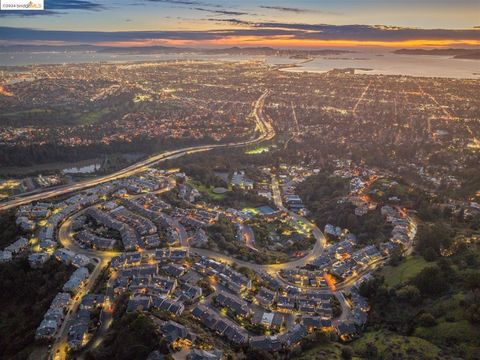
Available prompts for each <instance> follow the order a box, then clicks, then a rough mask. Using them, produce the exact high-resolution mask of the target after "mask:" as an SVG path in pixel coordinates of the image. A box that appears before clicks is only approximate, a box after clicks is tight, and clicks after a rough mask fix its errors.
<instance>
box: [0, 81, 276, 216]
mask: <svg viewBox="0 0 480 360" xmlns="http://www.w3.org/2000/svg"><path fill="white" fill-rule="evenodd" d="M268 95H269V91H268V90H267V91H265V92H264V93H263V94H262V95H261V96H260V98H259V99H258V100H257V101H256V102H255V103H254V104H253V110H252V114H251V115H250V116H251V117H252V118H253V119H254V120H255V123H256V129H257V130H259V132H260V135H259V136H258V137H256V138H253V139H250V140H245V141H240V142H233V143H228V144H215V145H199V146H191V147H187V148H183V149H178V150H171V151H166V152H163V153H161V154H157V155H154V156H151V157H149V158H147V159H145V160H142V161H140V162H137V163H135V164H133V165H130V166H128V167H126V168H124V169H122V170H120V171H117V172H115V173H112V174H110V175H106V176H103V177H98V178H94V179H90V180H85V181H82V182H78V183H75V184H72V185H65V186H60V187H57V188H55V189H49V190H45V191H42V192H39V193H35V194H30V195H26V196H21V195H20V196H18V197H16V198H14V199H12V200H10V201H7V202H3V203H2V204H1V205H0V211H4V210H8V209H12V208H15V207H17V206H20V205H25V204H29V203H31V202H32V201H40V200H45V199H48V198H52V197H55V196H60V195H64V194H68V193H71V192H74V191H80V190H84V189H87V188H89V187H93V186H97V185H99V184H103V183H106V182H109V181H113V180H117V179H121V178H125V177H129V176H132V175H135V174H138V173H141V172H143V171H145V170H147V169H148V167H150V166H153V165H156V164H158V163H160V162H162V161H166V160H171V159H176V158H179V157H182V156H185V155H189V154H195V153H199V152H203V151H209V150H212V149H218V148H234V147H243V146H248V145H252V144H256V143H259V142H262V141H266V140H270V139H272V138H273V137H274V136H275V130H274V128H273V125H272V124H270V123H269V122H268V121H267V120H266V119H265V116H264V114H263V106H264V103H265V99H266V97H267V96H268Z"/></svg>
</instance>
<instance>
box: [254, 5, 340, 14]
mask: <svg viewBox="0 0 480 360" xmlns="http://www.w3.org/2000/svg"><path fill="white" fill-rule="evenodd" d="M260 8H262V9H267V10H276V11H282V12H287V13H296V14H304V13H316V14H324V15H339V13H337V12H332V11H322V10H319V9H307V8H299V7H288V6H267V5H260Z"/></svg>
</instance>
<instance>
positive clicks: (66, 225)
mask: <svg viewBox="0 0 480 360" xmlns="http://www.w3.org/2000/svg"><path fill="white" fill-rule="evenodd" d="M268 94H269V91H268V90H267V91H265V92H264V93H263V94H262V95H261V96H260V98H259V99H258V100H257V101H256V102H255V103H254V104H253V110H252V114H251V116H252V117H253V118H254V120H255V123H256V130H258V131H259V132H260V135H259V136H258V137H256V138H254V139H250V140H246V141H240V142H234V143H228V144H216V145H201V146H192V147H188V148H183V149H179V150H172V151H167V152H164V153H161V154H158V155H155V156H152V157H149V158H147V159H145V160H143V161H140V162H138V163H136V164H134V165H131V166H129V167H127V168H125V169H122V170H120V171H118V172H115V173H113V174H110V175H106V176H103V177H99V178H95V179H91V180H87V181H83V182H79V183H76V184H73V185H69V186H62V187H58V188H55V189H50V190H47V191H44V192H41V193H35V194H28V195H26V196H24V197H19V198H16V199H13V200H11V201H8V202H5V203H3V204H1V205H0V211H2V210H7V209H11V208H14V207H16V206H19V205H24V204H28V203H30V202H32V201H38V200H43V199H47V198H51V197H55V196H59V195H63V194H68V193H71V192H74V191H80V190H83V189H86V188H89V187H93V186H96V185H99V184H102V183H105V182H109V181H112V180H116V179H120V178H124V177H128V176H132V175H135V174H138V173H141V172H143V171H145V170H147V168H148V167H149V166H152V165H155V164H157V163H159V162H162V161H166V160H169V159H175V158H178V157H182V156H185V155H188V154H194V153H198V152H203V151H209V150H212V149H216V148H234V147H243V146H248V145H251V144H255V143H259V142H262V141H266V140H270V139H272V138H273V137H274V136H275V130H274V128H273V126H272V124H271V123H270V122H269V121H267V120H266V118H265V116H264V114H263V106H264V102H265V99H266V97H267V96H268ZM272 180H273V181H272V189H273V192H274V199H275V200H276V201H275V203H276V205H277V206H278V208H279V209H280V210H282V211H286V212H288V213H289V215H290V216H291V217H292V218H293V219H294V220H296V221H302V222H303V223H304V224H305V225H306V226H307V227H309V228H310V229H311V230H312V234H313V236H314V237H315V239H316V242H315V245H314V247H313V248H312V250H311V251H310V252H309V253H308V254H307V255H306V256H305V257H303V258H300V259H296V260H294V261H291V262H286V263H281V264H269V265H260V264H254V263H250V262H245V261H241V260H238V259H236V258H233V257H229V256H226V255H223V254H219V253H216V252H214V251H210V250H206V249H196V248H192V249H191V250H190V251H191V253H193V254H196V255H200V256H208V257H211V258H213V259H216V260H219V261H223V262H226V263H233V262H235V263H237V264H238V265H240V266H247V267H249V268H252V269H254V270H256V271H258V272H263V273H269V274H272V275H274V276H277V275H278V271H279V270H281V269H292V268H296V267H302V266H304V265H306V264H307V263H308V262H310V261H311V260H313V259H314V258H315V257H317V256H319V255H321V254H322V253H323V250H324V248H325V246H326V239H325V236H324V235H323V233H322V232H321V231H320V229H318V227H317V226H316V225H315V224H313V223H311V222H310V221H308V220H307V219H305V218H304V217H301V216H299V215H298V214H296V213H293V212H290V211H288V210H287V209H285V207H283V204H282V203H281V197H280V196H279V189H278V183H277V182H276V179H275V178H273V179H272ZM165 191H168V190H167V189H165ZM81 212H82V211H80V212H78V213H77V214H74V215H73V216H71V217H70V218H68V219H66V220H65V221H64V222H63V223H62V224H61V225H60V227H59V228H58V234H57V236H58V241H59V242H60V243H61V244H62V246H64V247H65V248H68V249H70V250H72V251H74V252H75V253H78V254H83V255H87V256H89V257H91V258H93V259H94V260H95V262H96V266H95V269H94V270H93V271H92V273H91V274H90V276H89V278H88V280H87V282H86V284H85V286H84V288H83V289H82V294H84V293H87V292H88V291H90V289H91V288H92V287H93V286H94V284H95V282H96V280H97V279H98V277H99V276H100V274H101V270H102V269H103V268H104V267H105V266H106V265H107V264H108V262H109V261H110V260H111V258H112V257H113V256H116V255H119V254H121V252H117V251H98V250H93V249H85V248H82V247H81V246H80V245H79V244H78V243H77V242H76V241H75V239H74V238H73V234H72V229H71V225H72V219H73V218H74V217H75V216H78V214H80V213H81ZM186 245H187V246H188V244H186ZM153 252H154V250H149V251H147V253H153ZM312 291H320V292H329V293H333V294H335V295H337V294H336V292H335V291H331V290H330V289H317V290H312ZM82 294H80V295H82ZM337 297H338V295H337ZM80 299H81V296H76V297H75V298H74V300H73V301H72V302H71V304H70V305H69V308H68V312H67V315H66V317H65V319H64V321H63V324H62V327H61V328H60V330H59V332H58V334H57V336H56V337H55V340H54V343H53V345H52V348H51V351H50V358H51V359H65V358H66V356H67V348H68V347H67V341H66V340H67V334H68V325H69V323H70V322H71V320H72V318H73V316H74V315H75V313H76V310H77V308H78V306H79V304H80ZM340 300H341V297H340ZM341 305H342V308H343V310H344V313H345V314H344V316H345V315H346V316H348V313H349V311H348V310H349V309H348V308H347V307H346V306H347V305H346V304H345V303H344V302H343V301H341ZM102 314H103V315H102V324H101V326H100V328H99V329H98V331H97V336H96V339H97V340H96V341H95V342H94V345H93V346H95V345H98V343H99V342H101V337H102V335H103V334H104V333H105V332H106V330H107V329H108V326H109V324H110V323H111V313H110V312H109V311H107V312H103V313H102Z"/></svg>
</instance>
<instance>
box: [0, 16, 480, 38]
mask: <svg viewBox="0 0 480 360" xmlns="http://www.w3.org/2000/svg"><path fill="white" fill-rule="evenodd" d="M210 21H214V20H213V19H210ZM215 21H218V22H222V23H232V24H235V25H244V26H245V27H244V28H235V29H220V30H205V31H201V30H198V31H116V32H102V31H60V30H40V29H30V28H12V27H0V40H3V41H8V42H34V41H63V42H72V43H78V42H82V43H100V42H142V41H143V42H152V41H172V40H175V41H187V42H193V43H194V42H202V41H222V40H225V39H235V38H241V37H249V38H252V39H255V38H262V39H268V38H272V39H274V38H277V39H278V38H284V39H288V40H291V41H305V42H314V41H339V42H341V41H354V42H382V43H385V42H392V43H393V42H402V41H413V40H417V39H420V40H429V41H443V40H450V41H463V40H471V41H473V42H475V41H476V42H477V43H480V30H479V29H473V28H472V29H462V30H450V29H417V28H402V27H391V26H385V25H376V26H370V25H329V24H302V23H276V22H259V23H254V22H248V21H242V20H239V19H234V18H233V19H217V20H215Z"/></svg>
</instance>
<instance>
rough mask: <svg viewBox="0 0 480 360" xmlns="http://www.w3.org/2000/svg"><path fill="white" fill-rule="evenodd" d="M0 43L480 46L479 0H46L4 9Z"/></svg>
mask: <svg viewBox="0 0 480 360" xmlns="http://www.w3.org/2000/svg"><path fill="white" fill-rule="evenodd" d="M20 1H27V2H28V1H29V0H20ZM0 44H51V45H56V44H59V45H60V44H97V45H114V46H149V45H167V46H195V47H225V46H273V47H279V48H291V47H299V48H318V47H322V48H324V47H329V48H331V47H359V46H364V47H370V46H380V47H390V48H391V47H395V48H400V47H423V48H425V47H465V46H480V0H295V1H292V0H290V1H283V0H280V1H272V0H234V1H220V0H110V1H106V0H70V1H68V0H45V10H44V11H41V10H40V11H0Z"/></svg>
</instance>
